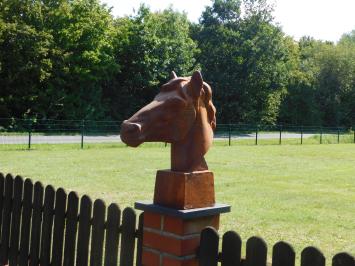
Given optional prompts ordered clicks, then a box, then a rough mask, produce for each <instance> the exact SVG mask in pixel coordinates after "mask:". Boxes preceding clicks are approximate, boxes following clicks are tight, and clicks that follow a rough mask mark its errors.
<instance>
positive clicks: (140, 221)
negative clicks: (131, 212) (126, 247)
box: [136, 212, 144, 266]
mask: <svg viewBox="0 0 355 266" xmlns="http://www.w3.org/2000/svg"><path fill="white" fill-rule="evenodd" d="M143 224H144V213H143V212H142V213H141V214H140V215H139V219H138V230H137V251H136V266H141V265H142V251H143V250H142V249H143Z"/></svg>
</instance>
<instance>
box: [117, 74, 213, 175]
mask: <svg viewBox="0 0 355 266" xmlns="http://www.w3.org/2000/svg"><path fill="white" fill-rule="evenodd" d="M215 114H216V108H215V107H214V105H213V103H212V90H211V87H210V86H209V85H208V84H207V83H205V82H204V81H203V79H202V75H201V73H200V72H199V71H196V72H194V73H193V75H192V76H191V77H177V76H176V74H175V73H174V72H172V74H171V80H170V81H169V82H168V83H166V84H164V85H163V86H162V87H161V88H160V92H159V93H158V94H157V95H156V96H155V98H154V100H153V101H152V102H151V103H149V104H148V105H146V106H144V107H143V108H142V109H141V110H139V111H138V112H137V113H135V114H134V115H133V116H132V117H131V118H129V119H128V120H125V121H124V122H123V123H122V126H121V139H122V141H123V142H124V143H126V144H127V145H128V146H131V147H137V146H139V145H140V144H142V143H143V142H152V141H162V142H168V143H171V170H172V171H179V172H193V171H202V170H207V169H208V166H207V163H206V161H205V159H204V155H205V154H206V152H207V151H208V149H209V147H210V146H211V144H212V140H213V130H214V129H215V127H216V117H215Z"/></svg>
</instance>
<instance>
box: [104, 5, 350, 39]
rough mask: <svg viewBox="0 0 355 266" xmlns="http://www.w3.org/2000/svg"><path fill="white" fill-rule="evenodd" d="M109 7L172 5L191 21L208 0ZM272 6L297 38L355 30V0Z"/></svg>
mask: <svg viewBox="0 0 355 266" xmlns="http://www.w3.org/2000/svg"><path fill="white" fill-rule="evenodd" d="M101 2H102V3H106V4H107V5H108V6H109V7H112V8H113V9H112V14H113V15H114V16H124V15H131V14H133V10H137V9H138V7H139V5H140V3H145V4H146V5H148V6H149V7H150V8H151V9H152V10H154V11H156V10H162V9H164V8H167V7H169V6H170V5H172V6H173V7H174V9H177V10H179V11H185V12H186V13H187V15H188V18H189V19H190V20H191V21H194V22H198V19H199V17H200V15H201V13H202V11H203V10H204V9H205V7H206V6H207V5H211V1H210V0H101ZM269 2H270V3H273V4H274V6H275V11H274V17H275V21H276V22H277V23H278V24H279V25H280V26H281V27H282V29H283V31H284V32H285V33H286V34H287V35H290V36H292V37H294V38H295V39H296V40H298V39H299V38H300V37H302V36H305V35H307V36H312V37H314V38H316V39H319V40H328V41H334V42H336V41H338V40H339V39H340V37H341V36H342V34H343V33H347V32H350V31H352V30H353V29H355V0H269Z"/></svg>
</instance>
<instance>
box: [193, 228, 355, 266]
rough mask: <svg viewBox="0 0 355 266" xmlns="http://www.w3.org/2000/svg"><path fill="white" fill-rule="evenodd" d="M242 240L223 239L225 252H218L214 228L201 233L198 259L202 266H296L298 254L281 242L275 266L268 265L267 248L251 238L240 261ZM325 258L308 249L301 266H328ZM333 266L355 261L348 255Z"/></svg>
mask: <svg viewBox="0 0 355 266" xmlns="http://www.w3.org/2000/svg"><path fill="white" fill-rule="evenodd" d="M241 249H242V240H241V238H240V236H239V235H238V234H237V233H236V232H234V231H228V232H226V233H225V234H224V235H223V237H222V251H221V252H219V234H218V233H217V231H216V230H215V229H214V228H212V227H207V228H205V229H204V230H203V231H202V232H201V239H200V248H199V252H198V258H199V262H200V266H217V265H218V263H221V265H222V266H266V265H272V266H295V264H296V259H295V258H296V253H295V251H294V249H293V247H292V246H291V245H290V244H288V243H286V242H282V241H281V242H278V243H276V244H275V245H274V246H273V249H272V264H267V245H266V242H265V241H264V240H263V239H262V238H260V237H251V238H249V239H248V241H247V242H246V256H245V258H242V257H241ZM325 261H326V259H325V257H324V255H323V254H322V252H321V251H320V250H318V249H317V248H315V247H306V248H305V249H304V250H303V251H302V253H301V266H325ZM332 266H355V258H354V257H353V256H352V255H350V254H348V253H345V252H342V253H338V254H337V255H335V256H334V257H333V259H332Z"/></svg>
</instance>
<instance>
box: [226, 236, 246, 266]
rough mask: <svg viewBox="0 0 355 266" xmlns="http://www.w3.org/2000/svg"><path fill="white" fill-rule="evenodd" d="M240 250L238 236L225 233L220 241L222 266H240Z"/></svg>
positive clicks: (240, 244) (240, 242) (240, 245)
mask: <svg viewBox="0 0 355 266" xmlns="http://www.w3.org/2000/svg"><path fill="white" fill-rule="evenodd" d="M241 249H242V240H241V238H240V236H239V235H238V234H237V233H236V232H233V231H228V232H226V233H225V234H224V235H223V240H222V257H221V258H222V266H240V265H241Z"/></svg>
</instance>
